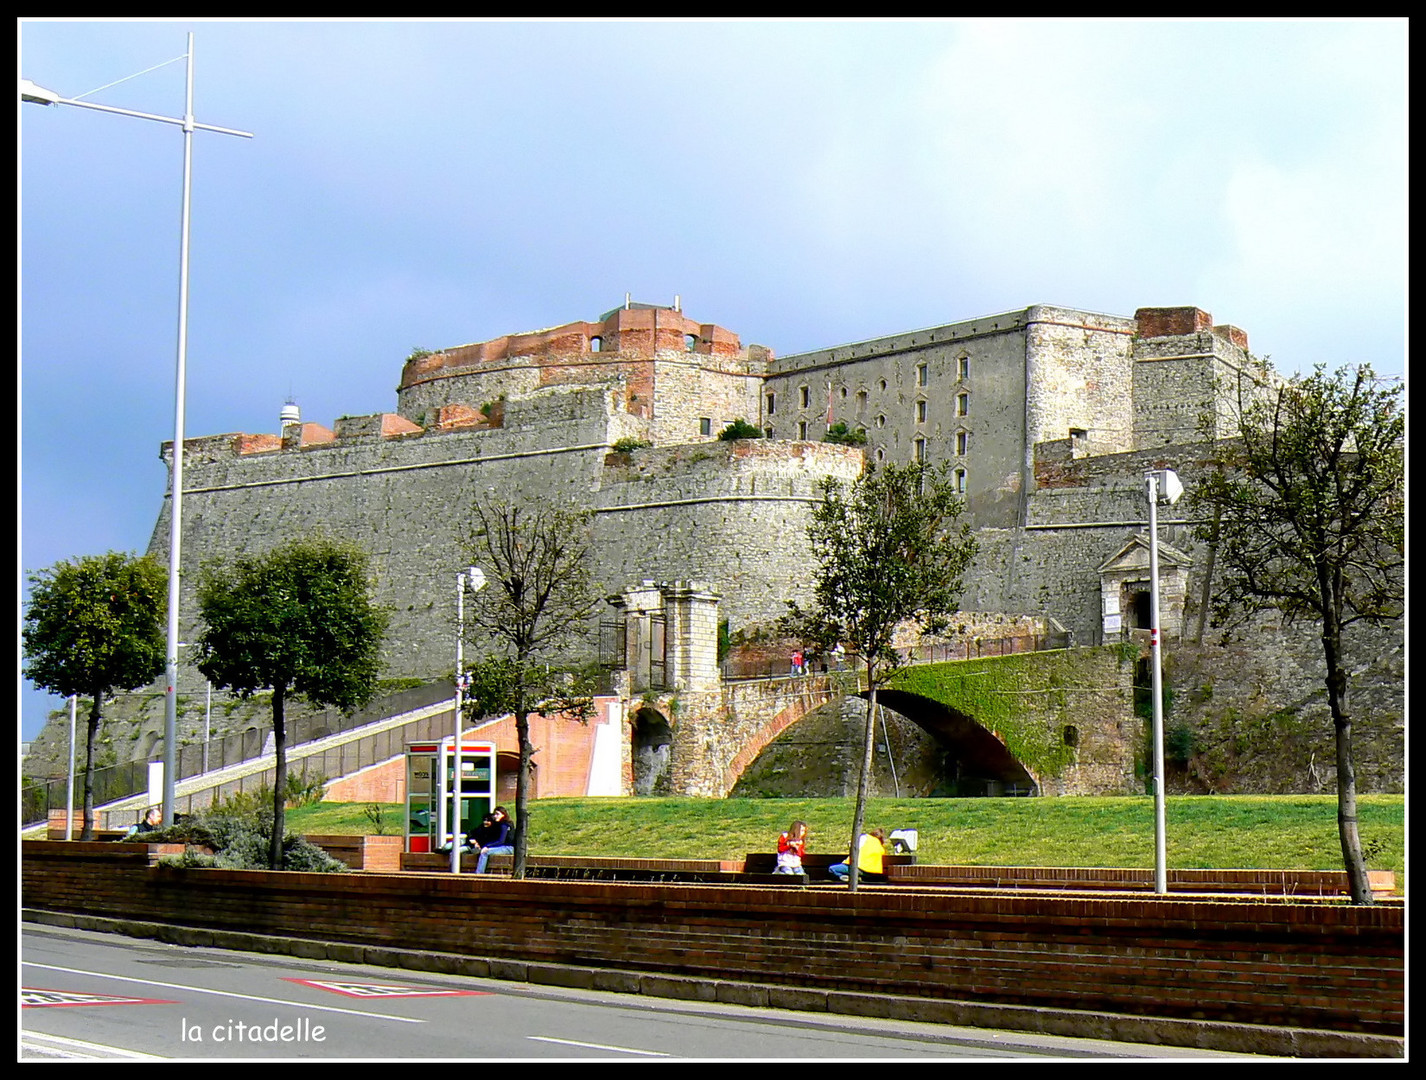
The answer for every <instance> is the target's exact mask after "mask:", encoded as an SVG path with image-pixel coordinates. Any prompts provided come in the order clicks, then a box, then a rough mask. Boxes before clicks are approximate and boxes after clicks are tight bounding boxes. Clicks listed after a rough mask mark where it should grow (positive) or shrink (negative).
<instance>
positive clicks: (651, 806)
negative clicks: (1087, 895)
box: [287, 795, 1406, 888]
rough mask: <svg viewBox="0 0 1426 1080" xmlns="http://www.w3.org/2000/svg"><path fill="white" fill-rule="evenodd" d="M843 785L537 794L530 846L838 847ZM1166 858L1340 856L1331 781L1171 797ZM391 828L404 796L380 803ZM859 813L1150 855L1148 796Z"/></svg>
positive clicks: (360, 809) (344, 808) (1368, 811)
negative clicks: (758, 794)
mask: <svg viewBox="0 0 1426 1080" xmlns="http://www.w3.org/2000/svg"><path fill="white" fill-rule="evenodd" d="M1358 804H1359V805H1358V816H1359V818H1360V824H1359V829H1360V830H1361V837H1362V844H1363V846H1364V847H1365V849H1366V850H1367V852H1368V858H1367V865H1368V866H1369V867H1370V868H1372V869H1374V870H1394V871H1396V875H1397V886H1398V888H1401V887H1402V886H1403V884H1404V878H1403V874H1404V871H1405V848H1406V806H1405V798H1404V796H1401V795H1363V796H1359V798H1358ZM852 809H853V803H852V800H851V799H649V798H639V799H633V798H629V799H614V798H608V799H540V800H538V801H536V802H535V803H533V804H532V806H531V809H530V823H531V834H530V851H531V853H537V854H542V855H602V856H635V857H644V858H654V857H659V856H664V857H667V858H689V859H696V858H701V859H731V858H741V857H742V856H743V855H745V854H746V853H748V852H750V851H773V850H775V847H776V843H777V835H778V833H779V832H781V831H782V830H783V829H785V828H787V826H788V824H789V823H790V822H792V821H793V820H794V819H799V818H800V819H801V820H803V821H806V822H807V824H808V826H809V827H810V828H811V831H812V836H811V843H810V845H809V847H808V850H809V851H817V852H837V853H845V852H846V850H847V847H848V842H849V840H850V838H851V836H850V833H851V822H852ZM1165 816H1166V820H1167V830H1168V836H1167V842H1166V846H1167V853H1168V865H1169V866H1170V867H1173V868H1217V869H1228V868H1265V869H1280V870H1336V869H1340V868H1341V864H1342V855H1341V848H1340V846H1339V844H1338V840H1337V800H1336V798H1335V796H1330V795H1226V796H1219V795H1200V796H1171V797H1169V799H1168V800H1167V809H1166V813H1165ZM382 818H383V826H382V831H384V832H386V833H400V832H401V831H402V830H401V807H399V806H395V805H390V806H384V807H383V808H382ZM867 825H868V827H874V826H880V827H881V828H883V829H886V830H887V831H888V832H889V831H891V830H892V829H903V828H914V829H918V830H920V850H919V851H918V852H917V855H918V858H919V861H921V862H923V863H936V864H942V865H970V866H994V865H999V866H1123V867H1143V868H1148V867H1152V866H1153V865H1154V803H1153V800H1152V799H1151V798H1149V797H1147V796H1129V797H1119V798H1058V799H873V800H871V802H870V804H869V805H868V809H867ZM287 827H288V829H289V830H291V831H293V832H299V833H375V832H377V831H378V830H377V828H376V827H375V825H374V824H373V822H372V820H371V818H370V817H369V816H368V814H367V813H366V812H365V807H364V804H361V803H319V804H317V805H315V806H309V807H303V808H301V809H296V810H289V811H288V814H287Z"/></svg>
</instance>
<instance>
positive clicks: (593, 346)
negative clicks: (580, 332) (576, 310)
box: [589, 334, 699, 352]
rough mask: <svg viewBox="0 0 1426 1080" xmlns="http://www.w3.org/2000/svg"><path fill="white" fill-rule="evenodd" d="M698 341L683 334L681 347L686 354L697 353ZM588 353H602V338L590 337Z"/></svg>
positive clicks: (692, 336) (696, 338) (693, 336)
mask: <svg viewBox="0 0 1426 1080" xmlns="http://www.w3.org/2000/svg"><path fill="white" fill-rule="evenodd" d="M698 340H699V339H698V335H697V334H684V335H683V347H684V349H686V350H687V351H688V352H697V351H698ZM589 351H590V352H603V351H604V339H603V338H602V337H599V336H598V335H594V336H592V337H590V339H589Z"/></svg>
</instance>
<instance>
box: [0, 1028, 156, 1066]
mask: <svg viewBox="0 0 1426 1080" xmlns="http://www.w3.org/2000/svg"><path fill="white" fill-rule="evenodd" d="M26 1050H31V1051H35V1052H36V1056H43V1057H47V1058H60V1059H62V1060H65V1061H107V1060H112V1059H114V1058H124V1059H126V1060H133V1061H167V1060H168V1059H167V1058H163V1057H159V1056H158V1055H156V1054H141V1053H139V1051H137V1050H124V1049H121V1048H120V1047H117V1046H105V1045H103V1044H102V1043H91V1042H84V1041H83V1040H81V1039H66V1038H64V1037H63V1036H60V1035H44V1034H41V1033H40V1032H37V1031H25V1032H22V1033H21V1035H20V1051H21V1056H24V1051H26Z"/></svg>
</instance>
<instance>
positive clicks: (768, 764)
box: [731, 688, 1040, 798]
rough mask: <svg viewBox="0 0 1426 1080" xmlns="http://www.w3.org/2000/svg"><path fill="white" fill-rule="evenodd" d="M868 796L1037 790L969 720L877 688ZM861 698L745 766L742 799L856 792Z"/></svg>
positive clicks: (811, 720)
mask: <svg viewBox="0 0 1426 1080" xmlns="http://www.w3.org/2000/svg"><path fill="white" fill-rule="evenodd" d="M877 700H878V703H879V704H880V705H881V707H882V715H881V716H879V717H878V718H877V721H876V727H875V732H874V743H875V746H874V748H873V765H872V767H873V776H872V782H871V787H872V792H873V794H875V795H877V796H878V797H889V796H892V795H893V794H895V795H898V796H900V797H902V798H917V797H928V796H937V797H952V796H1001V795H1035V794H1039V793H1040V789H1039V784H1038V782H1037V780H1036V778H1035V777H1034V776H1033V775H1032V774H1031V772H1030V771H1029V770H1028V769H1027V768H1026V767H1025V766H1024V765H1023V764H1022V763H1020V762H1019V761H1017V760H1016V759H1015V757H1014V756H1013V755H1012V754H1011V753H1010V752H1009V751H1008V750H1007V749H1006V748H1005V745H1004V744H1003V743H1002V742H1001V741H1000V740H999V739H998V738H997V737H996V736H995V735H994V734H993V733H991V732H990V731H987V730H986V729H985V728H984V727H982V726H981V725H980V724H978V723H977V722H976V721H975V720H974V719H972V718H971V717H969V716H966V715H965V714H963V713H960V712H958V711H956V710H954V709H952V708H950V707H948V706H946V705H944V704H942V703H940V702H936V701H932V700H930V699H928V698H925V697H921V696H920V695H917V694H911V693H906V692H898V691H895V690H890V689H885V688H884V689H882V690H881V691H879V693H878V695H877ZM865 707H866V702H865V694H863V695H859V696H856V695H854V696H851V697H845V698H841V699H838V700H837V701H833V702H829V703H827V704H826V705H824V706H822V707H820V708H818V709H814V710H812V711H810V712H808V713H807V714H806V715H805V716H802V717H800V718H799V719H798V720H797V721H796V722H794V723H793V724H792V725H790V726H789V727H788V728H787V729H786V730H785V731H783V732H782V733H781V734H779V735H778V737H777V738H775V739H773V740H772V741H771V742H769V743H768V745H767V746H766V747H764V748H763V750H762V751H761V752H760V753H759V754H757V755H756V756H755V757H754V758H753V760H751V761H749V762H748V764H747V767H746V768H744V769H743V770H742V772H741V774H740V775H739V777H738V779H737V780H736V781H735V782H734V784H733V788H732V792H731V793H732V794H733V795H742V796H747V797H755V796H781V797H807V798H811V797H838V796H847V795H850V794H852V793H854V792H855V791H856V785H857V782H858V776H859V774H860V770H861V755H862V747H863V743H862V738H863V735H864V732H865V715H866V713H865Z"/></svg>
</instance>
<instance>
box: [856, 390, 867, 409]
mask: <svg viewBox="0 0 1426 1080" xmlns="http://www.w3.org/2000/svg"><path fill="white" fill-rule="evenodd" d="M865 408H866V391H865V390H858V391H857V411H858V412H861V411H862V410H863V409H865Z"/></svg>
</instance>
